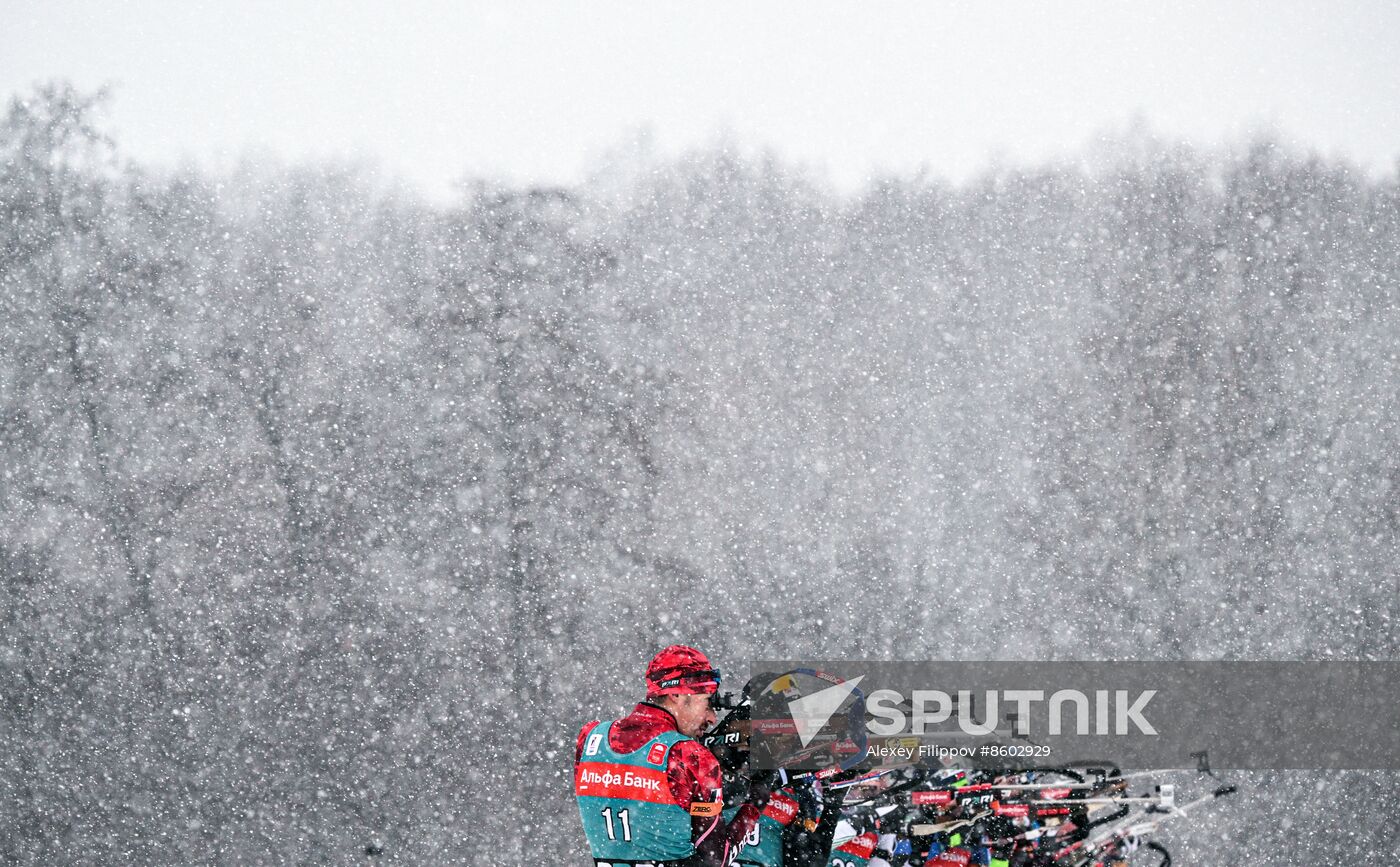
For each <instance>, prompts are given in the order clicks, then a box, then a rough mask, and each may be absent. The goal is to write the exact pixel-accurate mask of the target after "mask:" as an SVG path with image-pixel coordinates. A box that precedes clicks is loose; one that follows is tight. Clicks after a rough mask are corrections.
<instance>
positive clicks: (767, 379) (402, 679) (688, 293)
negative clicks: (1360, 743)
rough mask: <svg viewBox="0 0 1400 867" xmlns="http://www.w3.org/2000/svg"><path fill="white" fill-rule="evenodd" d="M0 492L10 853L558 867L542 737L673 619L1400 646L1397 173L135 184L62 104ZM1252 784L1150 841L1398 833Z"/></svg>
mask: <svg viewBox="0 0 1400 867" xmlns="http://www.w3.org/2000/svg"><path fill="white" fill-rule="evenodd" d="M0 469H3V475H0V863H6V864H59V863H81V864H152V865H156V864H192V863H229V864H234V863H248V864H253V863H260V864H279V863H285V864H355V863H402V864H448V863H473V864H476V863H480V864H488V863H489V864H520V863H550V864H553V863H560V864H563V863H580V864H581V863H584V862H585V861H586V860H587V859H586V852H585V847H584V841H583V835H582V832H581V830H580V827H579V824H578V817H577V814H576V813H575V811H574V807H573V804H572V796H571V790H570V787H569V780H570V772H571V763H572V758H573V755H572V751H573V744H574V734H575V733H576V732H577V729H578V726H579V724H581V723H582V722H584V721H586V720H589V719H594V718H597V717H599V716H602V717H605V718H606V717H608V716H609V715H615V714H616V713H618V712H619V711H620V710H621V709H622V708H623V707H624V706H625V705H627V704H629V703H630V702H631V701H634V700H636V699H637V698H639V697H640V694H641V683H642V682H641V670H642V666H643V665H644V664H645V661H646V660H647V659H648V658H649V657H650V655H651V654H652V653H653V652H654V651H655V650H656V649H657V648H659V647H660V646H662V645H664V644H668V643H671V642H672V641H684V642H686V643H692V644H695V645H697V646H700V647H702V648H704V649H705V650H706V652H707V653H709V654H710V656H711V658H712V659H714V660H715V661H716V662H717V663H718V664H719V665H720V666H721V667H722V668H724V669H725V670H726V678H727V679H730V675H729V670H730V669H733V670H735V671H736V672H739V673H737V674H735V675H734V676H733V678H732V679H736V680H742V676H743V675H742V671H741V670H742V669H743V668H744V666H745V665H746V664H747V662H748V660H751V659H755V658H762V657H769V658H784V657H808V658H839V657H846V658H866V657H873V658H906V659H939V658H959V659H973V658H1002V659H1076V658H1094V659H1382V658H1392V657H1395V656H1396V654H1397V652H1398V651H1400V647H1397V635H1396V622H1397V616H1400V611H1398V610H1397V609H1400V595H1397V573H1398V570H1397V565H1396V564H1397V562H1400V559H1398V558H1400V546H1397V542H1400V175H1397V174H1396V173H1394V172H1392V173H1391V174H1389V175H1388V176H1386V177H1383V178H1375V177H1369V176H1367V175H1365V174H1363V173H1360V172H1357V171H1355V170H1352V169H1350V168H1349V167H1348V166H1347V165H1345V164H1342V163H1340V162H1336V161H1332V160H1327V159H1321V158H1318V157H1315V156H1310V155H1308V154H1306V153H1300V152H1294V151H1291V150H1289V149H1287V148H1283V147H1280V146H1277V145H1275V144H1273V143H1270V142H1269V141H1258V142H1255V143H1254V144H1252V145H1249V146H1241V147H1238V148H1234V149H1222V150H1220V151H1210V152H1206V151H1201V150H1192V149H1188V148H1185V147H1177V146H1168V145H1164V144H1161V143H1158V142H1156V141H1155V140H1153V139H1152V138H1151V137H1150V136H1147V135H1143V136H1141V137H1136V138H1128V139H1126V140H1124V141H1121V142H1119V143H1118V145H1117V146H1116V147H1114V148H1108V149H1105V150H1104V151H1102V152H1099V153H1093V154H1086V155H1085V156H1084V158H1083V159H1082V160H1080V161H1077V162H1075V163H1065V164H1056V165H1045V166H1038V167H1022V168H1011V167H1005V168H998V169H994V170H988V171H987V172H985V173H984V174H983V175H982V176H980V177H979V178H977V179H975V180H973V181H971V182H969V183H966V184H961V185H951V184H947V183H943V182H941V181H938V180H935V179H928V178H907V177H904V178H890V179H888V180H885V181H882V182H877V183H873V184H871V185H870V186H869V187H867V188H866V189H865V190H863V191H862V192H860V193H858V194H855V195H847V194H838V193H835V192H832V191H831V190H829V189H827V188H826V187H825V186H824V185H823V184H822V183H820V182H819V181H816V180H813V179H811V178H810V177H808V176H807V175H805V174H804V173H803V172H802V171H800V170H799V169H797V168H795V167H793V166H789V165H786V164H784V163H783V161H781V160H780V159H777V158H774V157H764V156H762V155H757V156H756V155H754V154H752V153H750V152H749V151H746V150H744V149H740V148H735V147H727V146H716V147H714V148H711V149H709V150H706V151H703V152H697V153H694V154H692V155H690V156H689V157H686V158H684V159H659V158H646V157H644V156H638V157H635V158H632V159H626V160H620V161H618V162H616V163H614V164H611V165H609V166H606V167H603V168H600V170H599V171H598V172H597V174H596V175H595V176H594V178H593V180H591V181H590V182H588V183H585V184H581V185H579V186H578V187H576V188H568V189H563V188H549V189H543V188H531V189H514V188H508V187H504V186H499V185H495V184H492V183H490V182H489V181H483V182H481V183H477V184H475V185H468V186H467V187H464V192H463V194H462V196H461V198H460V200H459V202H458V203H457V204H455V205H453V206H450V207H444V206H437V205H432V204H428V203H426V202H425V201H423V200H421V199H419V198H417V197H416V196H415V195H413V194H412V193H411V192H409V191H406V190H404V189H402V188H400V187H397V186H394V185H392V184H386V183H384V182H383V181H381V180H378V179H376V178H374V177H372V176H370V175H369V174H368V173H366V172H363V171H360V170H358V169H354V168H346V167H335V166H314V165H306V166H295V167H280V168H268V167H259V166H253V165H251V164H249V165H248V166H247V167H245V168H243V169H239V170H237V171H231V172H227V173H224V174H217V175H216V174H214V173H212V172H209V171H204V170H194V169H190V170H185V171H176V172H168V171H162V172H156V171H151V170H148V169H145V168H143V167H142V166H141V165H134V164H131V163H129V162H128V161H127V160H126V159H125V158H124V157H123V156H122V151H121V147H120V143H119V142H113V141H110V140H109V138H108V136H107V135H106V131H105V129H104V127H103V121H102V110H101V105H100V100H99V99H98V98H96V97H94V96H92V95H89V94H85V93H81V92H76V91H74V90H72V89H71V88H68V87H67V86H64V85H52V86H49V87H46V88H43V89H40V90H38V91H35V92H33V93H29V94H24V95H21V96H19V97H15V98H14V99H13V101H11V102H10V103H9V104H8V106H6V107H5V108H4V116H3V120H2V121H0ZM1236 776H1237V777H1238V778H1240V779H1242V780H1244V781H1245V788H1246V791H1245V792H1244V794H1243V796H1242V798H1241V800H1240V801H1239V802H1238V803H1235V804H1231V805H1229V806H1228V807H1225V806H1222V807H1221V808H1220V810H1219V811H1218V812H1213V813H1203V814H1202V818H1201V820H1200V822H1199V823H1198V824H1196V825H1195V826H1193V827H1178V828H1176V829H1174V831H1173V836H1174V837H1175V839H1176V843H1177V846H1178V850H1179V851H1178V859H1179V863H1186V864H1202V865H1207V864H1209V865H1218V864H1227V863H1228V864H1302V863H1340V862H1344V861H1350V860H1354V859H1355V857H1356V856H1369V857H1371V858H1372V859H1376V858H1377V857H1379V860H1373V861H1372V863H1381V862H1387V861H1388V860H1389V859H1394V858H1396V857H1397V853H1400V842H1397V838H1400V826H1397V823H1396V822H1395V821H1394V819H1393V817H1394V816H1395V815H1396V814H1397V810H1400V781H1398V780H1400V778H1397V777H1396V776H1393V775H1388V774H1338V773H1302V772H1293V773H1289V774H1251V775H1242V774H1241V775H1236ZM1387 820H1389V821H1390V824H1389V826H1388V827H1386V825H1385V823H1386V822H1387Z"/></svg>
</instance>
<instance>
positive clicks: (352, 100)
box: [0, 0, 1400, 195]
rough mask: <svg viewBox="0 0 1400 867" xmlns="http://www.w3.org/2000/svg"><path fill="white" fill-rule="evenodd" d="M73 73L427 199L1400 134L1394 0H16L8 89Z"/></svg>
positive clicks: (1368, 149) (1386, 138) (128, 141)
mask: <svg viewBox="0 0 1400 867" xmlns="http://www.w3.org/2000/svg"><path fill="white" fill-rule="evenodd" d="M53 77H64V78H68V79H71V80H72V81H74V82H75V83H76V84H78V85H80V86H82V87H85V88H91V87H96V86H98V85H100V84H103V83H110V84H113V85H115V98H114V100H113V102H112V103H111V105H110V108H109V111H108V114H107V118H108V120H109V122H110V126H111V128H112V129H113V130H114V132H115V133H116V136H117V138H118V140H119V141H120V143H121V145H122V148H123V152H124V153H126V154H127V155H129V156H131V157H134V158H136V159H140V160H143V161H150V162H157V163H162V164H169V163H173V162H175V161H177V160H180V159H181V158H184V157H193V158H195V159H197V160H199V161H201V162H210V161H214V162H216V163H217V162H219V161H221V160H228V159H230V158H231V157H232V156H233V155H235V154H237V153H239V152H241V151H244V150H247V149H254V148H259V149H262V150H263V151H271V152H273V153H276V154H279V155H282V156H284V157H287V158H293V159H294V158H299V157H307V156H327V155H334V156H341V157H345V156H365V157H369V158H371V159H372V160H374V161H376V162H377V163H378V164H380V165H381V166H382V167H384V168H385V169H387V170H389V171H390V172H391V173H394V174H398V175H401V176H404V177H406V178H408V179H410V180H411V181H413V182H415V183H417V184H418V185H420V186H421V187H422V188H424V189H425V190H427V191H428V192H429V193H431V194H434V195H443V194H445V193H446V192H447V191H448V190H449V189H450V187H451V183H452V182H453V181H455V180H457V179H459V178H461V177H463V176H464V175H468V174H470V175H483V174H485V175H499V176H505V177H508V178H511V179H514V180H517V181H522V180H534V181H542V182H548V181H555V182H569V181H573V180H577V179H579V178H580V177H582V176H583V174H584V172H585V170H586V169H587V168H589V167H590V166H591V165H592V163H593V161H594V160H595V159H596V158H597V157H598V156H599V155H600V154H601V153H602V152H604V151H605V150H606V149H608V148H609V147H612V146H616V145H619V144H620V143H622V142H623V141H624V140H625V139H627V138H628V137H629V136H634V135H635V134H636V132H637V131H638V130H639V129H640V128H642V127H644V126H649V127H650V129H651V130H652V134H653V140H654V142H655V144H656V146H657V149H658V150H660V151H661V152H663V153H672V152H675V151H677V150H680V149H683V148H685V147H688V146H691V145H694V144H699V143H705V142H710V141H713V140H714V139H715V138H716V136H717V134H718V133H719V132H720V131H722V130H723V131H728V132H730V133H732V134H733V136H734V137H736V138H737V139H738V140H739V141H740V142H742V143H745V144H749V145H754V144H761V145H769V146H772V147H773V148H774V149H775V150H777V151H778V152H780V153H781V154H783V155H784V156H786V157H788V158H790V159H794V160H797V161H801V162H803V163H805V164H806V165H808V166H809V167H810V168H812V169H814V170H815V171H817V172H819V173H825V174H826V175H827V176H828V177H829V178H830V179H832V180H833V181H835V182H836V183H837V184H839V185H841V186H844V187H850V186H853V185H855V184H857V183H859V182H860V181H861V180H862V179H864V178H865V177H866V176H867V175H868V174H870V173H871V172H878V171H882V170H887V171H897V172H912V171H914V170H917V169H918V168H919V167H920V166H923V165H927V166H928V167H929V169H930V170H931V171H932V172H933V173H935V174H939V175H944V176H948V177H952V178H964V177H966V176H967V175H968V174H970V173H971V172H973V171H975V170H977V169H979V168H981V167H983V166H985V165H987V164H988V162H989V161H990V160H991V159H993V158H1001V159H1004V160H1025V159H1038V158H1044V157H1048V156H1052V155H1055V154H1060V153H1064V152H1068V151H1073V150H1075V149H1078V148H1079V147H1081V146H1082V145H1084V144H1085V143H1086V142H1087V141H1089V140H1091V139H1092V138H1093V137H1094V136H1095V135H1096V134H1099V133H1102V132H1105V131H1107V130H1114V129H1123V128H1124V127H1125V126H1126V125H1127V124H1128V122H1129V121H1130V120H1131V119H1132V118H1133V117H1134V116H1135V115H1136V116H1140V117H1142V118H1144V119H1146V120H1147V122H1148V123H1149V124H1150V125H1151V127H1152V128H1153V129H1155V130H1157V131H1159V132H1162V133H1164V134H1166V135H1168V136H1170V137H1173V138H1178V137H1179V138H1187V139H1190V140H1193V141H1198V142H1202V143H1223V142H1232V141H1233V142H1238V141H1240V140H1242V139H1244V138H1245V137H1247V136H1248V135H1249V134H1250V133H1251V132H1253V131H1255V130H1258V129H1260V128H1269V129H1272V130H1275V131H1276V132H1278V133H1280V134H1282V135H1284V136H1285V137H1289V138H1290V139H1291V140H1293V141H1295V142H1297V143H1300V144H1302V145H1305V146H1310V147H1316V148H1317V149H1319V150H1320V151H1322V152H1323V153H1325V154H1329V155H1346V156H1348V157H1350V158H1352V159H1354V160H1356V161H1357V162H1360V163H1361V164H1363V165H1364V166H1366V167H1367V168H1370V169H1372V170H1377V171H1384V170H1390V169H1391V168H1393V167H1394V166H1395V160H1396V159H1397V157H1400V2H1395V0H1358V2H1345V0H1338V2H1332V3H1327V2H1316V3H1304V2H1298V0H1272V2H1254V0H1247V2H1238V0H1216V2H1162V0H1154V2H1137V0H1105V2H1097V3H1086V2H1064V0H1058V2H1057V0H1042V2H1035V3H1023V2H1006V0H979V2H965V3H964V2H956V3H954V2H917V3H893V2H890V3H857V2H844V3H826V2H811V0H808V2H801V3H777V2H748V3H721V2H699V0H697V2H690V3H680V2H665V0H648V2H629V3H621V2H601V0H598V2H586V3H585V2H576V3H567V2H554V3H533V2H521V0H500V2H495V3H472V2H464V0H380V2H348V0H347V2H312V0H279V2H264V0H220V2H198V0H129V2H121V0H91V2H71V0H34V2H21V0H0V95H4V96H6V97H8V96H10V95H13V94H16V93H21V92H24V91H25V90H27V89H28V88H29V86H30V85H31V84H32V83H33V82H36V81H39V80H43V79H47V78H53Z"/></svg>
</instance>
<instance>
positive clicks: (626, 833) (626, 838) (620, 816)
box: [603, 807, 632, 843]
mask: <svg viewBox="0 0 1400 867" xmlns="http://www.w3.org/2000/svg"><path fill="white" fill-rule="evenodd" d="M603 818H604V819H605V820H606V821H607V823H608V839H609V840H616V839H617V834H616V833H615V832H614V831H613V811H612V807H604V808H603ZM617 821H618V823H619V824H620V825H622V840H623V842H624V843H631V842H632V822H631V821H630V820H629V819H628V818H627V810H626V808H623V809H621V810H618V811H617Z"/></svg>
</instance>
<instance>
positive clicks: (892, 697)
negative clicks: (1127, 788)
mask: <svg viewBox="0 0 1400 867" xmlns="http://www.w3.org/2000/svg"><path fill="white" fill-rule="evenodd" d="M830 691H831V690H824V691H823V692H830ZM822 694H823V693H817V694H816V695H813V696H812V698H816V697H817V696H820V695H822ZM1156 694H1157V690H1155V689H1147V690H1143V691H1141V692H1138V693H1136V694H1135V695H1134V694H1132V693H1129V691H1128V690H1126V689H1118V690H1107V689H1100V690H1094V693H1093V698H1092V699H1091V698H1090V697H1089V696H1088V695H1086V694H1084V693H1083V692H1081V691H1079V690H1077V689H1061V690H1057V691H1056V692H1053V693H1051V694H1050V695H1049V697H1048V698H1047V697H1046V693H1045V691H1044V690H1039V689H1007V690H994V689H989V690H985V691H984V692H982V693H981V695H982V696H983V704H982V707H983V711H982V714H981V716H982V721H981V722H979V721H978V720H976V719H975V718H974V717H975V716H976V714H975V713H974V705H973V701H972V690H968V689H961V690H958V691H957V692H956V694H955V695H950V694H949V693H947V692H945V691H943V690H941V689H916V690H914V691H913V692H912V693H910V695H908V696H905V695H904V694H903V693H900V692H898V691H896V690H892V689H877V690H875V691H873V692H871V693H870V697H869V698H867V699H866V709H867V710H868V711H869V713H870V715H871V719H870V720H869V721H867V723H866V728H867V729H868V730H869V732H870V733H871V734H873V735H879V736H889V735H901V734H914V735H923V734H930V733H933V731H934V729H933V727H934V726H938V727H939V728H938V729H936V731H938V732H944V733H946V732H947V731H948V728H947V727H946V726H947V725H948V724H949V723H950V722H951V721H952V720H953V718H954V716H956V717H957V726H958V728H959V729H961V730H962V732H963V734H968V735H984V736H985V735H992V734H997V733H998V732H997V722H998V720H999V719H1000V715H999V711H1000V709H1001V708H1003V707H1006V708H1008V709H1010V708H1013V707H1014V709H1015V713H1014V716H1013V717H1011V718H1013V719H1014V720H1015V721H1016V728H1015V733H1016V734H1017V735H1022V736H1028V735H1030V734H1031V725H1030V723H1031V718H1032V713H1033V712H1036V713H1037V715H1042V716H1043V717H1044V718H1046V719H1047V729H1046V732H1045V734H1049V735H1052V736H1054V735H1131V734H1134V731H1133V730H1134V729H1136V733H1137V734H1143V735H1155V734H1157V729H1156V728H1155V727H1154V726H1153V725H1152V723H1151V722H1149V721H1148V719H1147V717H1145V716H1144V715H1143V711H1145V710H1146V708H1147V705H1148V703H1149V702H1151V701H1152V697H1153V696H1155V695H1156ZM796 703H797V702H793V704H796ZM1091 716H1092V720H1091V718H1090V717H1091ZM794 718H795V714H794ZM798 725H799V731H800V726H801V723H799V724H798ZM804 743H805V741H804Z"/></svg>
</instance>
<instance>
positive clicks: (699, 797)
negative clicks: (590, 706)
mask: <svg viewBox="0 0 1400 867" xmlns="http://www.w3.org/2000/svg"><path fill="white" fill-rule="evenodd" d="M574 759H575V764H574V793H575V795H576V796H577V799H578V805H579V816H580V818H581V819H582V821H583V827H584V833H585V834H586V835H587V836H588V843H589V848H590V849H591V850H592V853H593V858H594V860H595V861H602V862H612V861H633V862H643V863H648V862H656V863H666V862H680V861H685V862H686V863H687V864H689V865H697V867H709V865H714V867H719V865H723V864H727V863H728V862H729V860H730V859H731V858H732V855H733V853H734V852H735V851H736V850H737V848H738V846H739V843H740V842H741V841H742V840H743V839H744V837H745V836H746V835H748V834H749V832H750V829H751V828H752V827H753V826H754V824H755V823H756V822H757V820H758V816H759V812H758V809H757V808H755V807H753V806H749V805H746V806H745V807H743V808H741V809H740V810H739V812H738V813H737V814H736V815H735V816H734V818H733V820H732V821H730V822H729V823H727V824H726V823H725V821H724V819H723V818H722V817H721V815H720V808H721V800H722V791H723V779H722V777H721V774H720V767H719V762H717V761H716V760H715V757H714V755H712V754H711V753H710V751H709V750H707V749H705V747H704V746H703V745H701V744H700V743H699V742H698V741H695V740H693V739H691V738H688V737H686V736H685V735H683V734H681V733H680V731H679V730H678V729H677V728H676V720H675V717H673V716H671V714H670V713H669V712H668V711H666V710H665V709H664V708H661V707H658V706H656V705H653V704H649V703H647V702H643V703H641V704H639V705H637V706H636V708H635V709H634V710H633V712H632V713H631V714H629V715H628V716H626V717H623V718H622V719H620V720H614V721H612V722H608V723H600V722H597V721H594V722H590V723H588V724H587V725H585V726H584V727H583V729H582V730H581V731H580V732H579V736H578V743H577V745H576V747H575V752H574ZM623 811H626V812H625V814H624V812H623Z"/></svg>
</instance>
